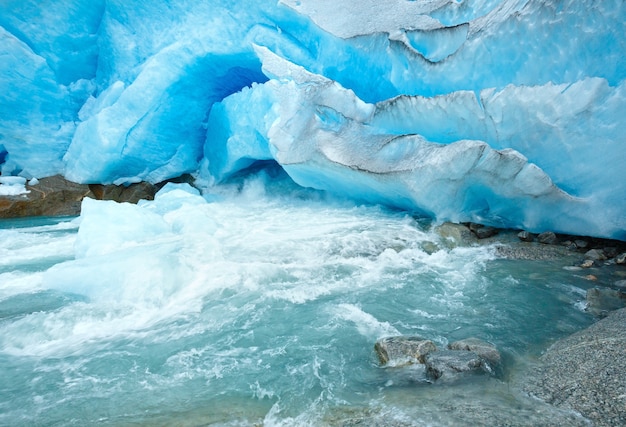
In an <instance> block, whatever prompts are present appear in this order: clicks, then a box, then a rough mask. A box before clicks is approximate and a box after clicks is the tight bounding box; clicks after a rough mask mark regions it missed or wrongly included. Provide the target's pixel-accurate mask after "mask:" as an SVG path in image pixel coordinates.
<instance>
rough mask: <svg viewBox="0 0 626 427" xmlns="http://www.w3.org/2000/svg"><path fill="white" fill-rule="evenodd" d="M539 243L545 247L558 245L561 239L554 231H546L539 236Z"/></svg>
mask: <svg viewBox="0 0 626 427" xmlns="http://www.w3.org/2000/svg"><path fill="white" fill-rule="evenodd" d="M537 241H538V242H539V243H543V244H544V245H555V244H557V243H558V241H559V239H558V237H556V234H554V233H553V232H552V231H545V232H543V233H541V234H540V235H538V236H537Z"/></svg>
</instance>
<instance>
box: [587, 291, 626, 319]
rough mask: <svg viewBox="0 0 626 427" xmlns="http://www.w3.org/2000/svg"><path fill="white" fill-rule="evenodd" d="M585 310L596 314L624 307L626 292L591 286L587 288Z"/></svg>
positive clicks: (602, 314) (603, 313)
mask: <svg viewBox="0 0 626 427" xmlns="http://www.w3.org/2000/svg"><path fill="white" fill-rule="evenodd" d="M586 301H587V311H589V312H590V313H593V314H594V315H596V316H605V315H606V314H607V313H609V312H610V311H613V310H617V309H619V308H623V307H626V292H624V291H621V290H616V289H609V288H591V289H589V290H587V298H586Z"/></svg>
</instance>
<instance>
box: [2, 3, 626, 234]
mask: <svg viewBox="0 0 626 427" xmlns="http://www.w3.org/2000/svg"><path fill="white" fill-rule="evenodd" d="M1 7H2V13H1V14H0V37H2V40H3V43H1V44H0V55H2V58H3V59H4V60H3V61H2V62H1V63H0V85H2V88H3V89H4V90H3V91H0V108H1V109H2V111H3V114H2V117H1V118H0V138H1V139H0V167H1V170H2V174H3V175H21V176H23V177H25V178H28V179H30V178H33V177H35V178H41V177H43V176H47V175H52V174H55V173H61V174H64V175H65V176H67V177H68V178H70V179H71V180H75V181H78V182H88V183H93V182H97V183H117V184H123V183H129V182H136V181H140V180H147V181H151V182H158V181H162V180H165V179H168V178H172V177H176V176H179V175H181V174H183V173H187V172H190V173H194V174H197V175H202V176H203V178H205V179H207V180H209V181H213V182H220V181H222V180H223V179H225V178H227V177H228V176H230V175H232V174H236V173H237V172H239V171H241V170H243V169H245V168H247V167H248V166H250V165H251V164H254V163H255V162H257V161H265V160H271V161H275V162H278V164H280V165H281V166H283V167H284V169H285V171H286V172H287V173H288V174H289V175H290V176H291V177H292V178H293V179H294V181H295V182H297V183H298V184H299V185H302V186H305V187H312V188H316V189H322V190H326V191H331V192H335V193H337V194H339V195H343V196H348V197H352V198H354V199H357V200H361V201H374V202H376V203H384V204H386V205H389V206H392V207H400V208H403V209H410V210H412V211H415V212H420V213H421V214H425V215H428V216H430V217H433V218H436V219H438V220H440V221H443V220H454V221H475V222H481V223H485V224H492V225H498V226H504V227H517V228H525V229H528V230H531V231H537V232H541V231H545V230H553V231H560V232H564V233H573V234H582V235H594V236H602V237H611V238H618V239H626V234H624V233H625V232H624V230H625V229H626V216H625V215H624V212H625V211H626V205H625V204H626V199H625V198H624V197H623V195H624V194H626V187H625V186H626V184H625V183H626V179H624V178H625V175H624V174H625V172H624V171H625V170H626V168H625V167H624V165H625V164H626V151H625V150H624V144H623V140H624V137H623V135H624V134H625V129H624V125H623V124H624V120H623V117H624V116H625V113H626V96H625V90H626V89H625V88H626V86H625V84H624V77H625V75H626V74H625V73H626V71H625V70H626V63H625V62H624V61H626V59H625V58H626V52H625V50H624V49H625V45H624V43H623V42H622V40H623V34H624V33H625V32H626V31H625V30H626V28H625V25H626V24H625V22H626V19H625V18H626V6H625V5H624V2H622V1H618V0H616V1H605V2H601V3H598V2H595V1H591V0H589V1H578V0H576V1H574V0H568V1H564V2H563V1H554V0H530V1H529V0H493V1H486V2H484V1H481V2H479V1H470V0H467V1H456V0H441V1H429V2H417V1H406V0H394V1H392V2H387V3H385V4H384V5H383V4H382V3H380V2H376V1H367V2H363V1H358V2H356V1H343V2H341V3H340V4H337V2H329V1H326V0H324V1H313V0H300V1H292V0H282V1H280V2H278V3H277V2H275V1H266V2H258V1H243V2H242V1H239V2H232V1H229V0H219V1H212V2H210V4H208V3H206V2H204V1H200V0H195V1H194V0H188V1H182V0H181V1H176V2H171V3H168V4H149V5H146V4H142V5H139V4H136V3H134V2H122V1H117V0H106V1H105V0H98V1H91V0H89V1H87V0H63V1H62V2H61V3H59V4H58V7H55V8H48V9H46V10H42V9H41V8H40V7H39V6H38V4H37V2H35V1H34V0H26V1H23V0H20V1H8V2H4V3H3V5H2V6H1ZM31 100H34V102H31Z"/></svg>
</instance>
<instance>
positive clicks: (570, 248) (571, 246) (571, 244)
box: [562, 240, 578, 251]
mask: <svg viewBox="0 0 626 427" xmlns="http://www.w3.org/2000/svg"><path fill="white" fill-rule="evenodd" d="M562 245H563V246H564V247H565V248H566V249H567V250H568V251H575V250H577V249H578V246H576V243H574V242H572V241H571V240H566V241H564V242H563V243H562Z"/></svg>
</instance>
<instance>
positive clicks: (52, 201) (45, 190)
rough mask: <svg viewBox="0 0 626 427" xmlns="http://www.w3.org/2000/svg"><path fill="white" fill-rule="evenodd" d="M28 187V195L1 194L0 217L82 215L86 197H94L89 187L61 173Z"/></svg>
mask: <svg viewBox="0 0 626 427" xmlns="http://www.w3.org/2000/svg"><path fill="white" fill-rule="evenodd" d="M26 189H27V190H28V191H30V192H29V193H28V194H21V195H19V196H2V197H0V218H20V217H29V216H64V215H68V216H73V215H78V214H79V213H80V204H81V201H82V200H83V198H84V197H94V195H93V193H92V192H91V190H90V189H89V186H87V185H83V184H76V183H74V182H71V181H68V180H66V179H65V178H63V177H62V176H59V175H55V176H51V177H47V178H41V179H40V180H39V183H38V184H36V185H28V184H27V185H26Z"/></svg>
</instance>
